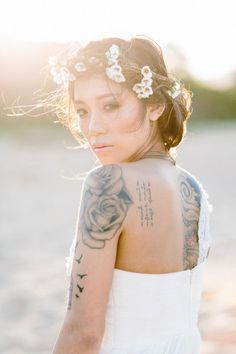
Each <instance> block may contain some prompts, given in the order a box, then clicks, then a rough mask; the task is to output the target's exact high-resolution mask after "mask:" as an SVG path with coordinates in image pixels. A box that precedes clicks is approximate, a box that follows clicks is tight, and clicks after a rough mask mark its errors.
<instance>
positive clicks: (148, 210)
mask: <svg viewBox="0 0 236 354" xmlns="http://www.w3.org/2000/svg"><path fill="white" fill-rule="evenodd" d="M136 191H137V193H138V203H139V204H138V210H139V214H140V224H141V226H146V227H148V226H149V225H150V226H153V209H152V206H151V204H152V195H151V183H150V181H147V182H145V181H142V182H140V181H139V180H138V181H137V184H136Z"/></svg>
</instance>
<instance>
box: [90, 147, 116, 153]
mask: <svg viewBox="0 0 236 354" xmlns="http://www.w3.org/2000/svg"><path fill="white" fill-rule="evenodd" d="M111 149H113V146H102V147H96V148H94V151H95V152H98V153H99V152H104V151H108V150H111Z"/></svg>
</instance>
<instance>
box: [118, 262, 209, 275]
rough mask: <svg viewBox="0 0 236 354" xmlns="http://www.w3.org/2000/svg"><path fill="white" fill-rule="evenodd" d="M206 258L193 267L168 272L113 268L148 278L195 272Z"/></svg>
mask: <svg viewBox="0 0 236 354" xmlns="http://www.w3.org/2000/svg"><path fill="white" fill-rule="evenodd" d="M205 262H206V260H204V261H202V262H200V263H198V264H197V265H195V266H194V267H193V268H191V269H190V268H189V269H185V270H179V271H177V272H168V273H140V272H132V271H128V270H124V269H119V268H114V270H115V271H116V272H118V273H119V272H120V273H127V274H130V275H134V276H136V275H137V276H140V277H141V276H145V277H146V276H147V277H150V278H156V277H163V276H165V277H167V276H178V275H182V274H188V273H192V272H196V271H197V270H198V269H199V268H201V267H202V266H203V265H204V264H205Z"/></svg>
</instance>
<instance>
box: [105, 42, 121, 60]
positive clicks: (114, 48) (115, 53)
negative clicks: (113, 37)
mask: <svg viewBox="0 0 236 354" xmlns="http://www.w3.org/2000/svg"><path fill="white" fill-rule="evenodd" d="M105 54H106V57H107V58H108V59H117V58H118V57H119V54H120V50H119V47H118V45H116V44H112V45H111V47H110V48H109V50H108V51H107V52H106V53H105Z"/></svg>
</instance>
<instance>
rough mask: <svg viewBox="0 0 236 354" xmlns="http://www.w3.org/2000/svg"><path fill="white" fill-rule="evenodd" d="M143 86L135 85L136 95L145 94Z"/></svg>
mask: <svg viewBox="0 0 236 354" xmlns="http://www.w3.org/2000/svg"><path fill="white" fill-rule="evenodd" d="M143 87H144V86H143V85H142V84H135V85H134V86H133V90H134V91H135V92H136V93H141V92H143Z"/></svg>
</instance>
